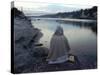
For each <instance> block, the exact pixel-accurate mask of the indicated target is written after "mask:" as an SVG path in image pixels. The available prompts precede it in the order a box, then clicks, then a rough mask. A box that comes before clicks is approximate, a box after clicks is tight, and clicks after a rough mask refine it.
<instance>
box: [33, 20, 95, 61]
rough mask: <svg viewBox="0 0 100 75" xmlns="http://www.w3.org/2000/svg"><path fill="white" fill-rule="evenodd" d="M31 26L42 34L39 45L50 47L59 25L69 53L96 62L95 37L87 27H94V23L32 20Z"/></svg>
mask: <svg viewBox="0 0 100 75" xmlns="http://www.w3.org/2000/svg"><path fill="white" fill-rule="evenodd" d="M32 24H33V25H34V27H36V28H39V29H40V30H41V32H42V33H43V37H42V38H41V39H40V43H43V46H45V47H48V48H49V47H50V40H51V37H52V35H53V34H54V32H55V30H56V28H57V26H58V25H61V26H62V28H63V30H64V35H65V36H66V38H67V39H68V42H69V45H70V48H71V50H70V53H72V54H74V55H78V56H83V57H87V60H88V61H92V60H96V52H97V51H96V50H97V35H96V33H95V32H93V30H92V29H91V28H90V27H89V26H90V25H95V23H94V22H91V23H90V22H86V23H85V22H81V21H80V22H79V21H78V22H70V21H60V20H50V19H37V20H34V19H32ZM83 59H84V58H83Z"/></svg>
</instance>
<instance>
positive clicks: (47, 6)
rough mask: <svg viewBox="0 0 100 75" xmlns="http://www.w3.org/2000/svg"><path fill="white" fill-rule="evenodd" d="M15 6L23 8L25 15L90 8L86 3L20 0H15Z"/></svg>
mask: <svg viewBox="0 0 100 75" xmlns="http://www.w3.org/2000/svg"><path fill="white" fill-rule="evenodd" d="M15 7H17V8H19V9H21V8H22V9H23V11H24V13H25V14H26V15H33V16H38V15H44V14H53V13H58V12H71V11H76V10H79V9H86V8H91V7H92V6H86V5H71V4H70V5H69V4H65V3H40V2H39V3H37V2H21V1H15Z"/></svg>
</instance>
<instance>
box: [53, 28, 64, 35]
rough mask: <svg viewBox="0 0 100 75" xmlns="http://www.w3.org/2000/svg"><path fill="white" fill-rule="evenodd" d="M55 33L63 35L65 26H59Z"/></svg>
mask: <svg viewBox="0 0 100 75" xmlns="http://www.w3.org/2000/svg"><path fill="white" fill-rule="evenodd" d="M54 35H63V28H62V27H61V26H57V29H56V31H55V34H54Z"/></svg>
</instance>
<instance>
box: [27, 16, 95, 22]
mask: <svg viewBox="0 0 100 75" xmlns="http://www.w3.org/2000/svg"><path fill="white" fill-rule="evenodd" d="M29 18H31V19H35V20H41V19H42V20H56V21H57V20H58V21H59V20H62V21H72V22H96V21H97V20H91V19H75V18H47V17H29Z"/></svg>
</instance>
